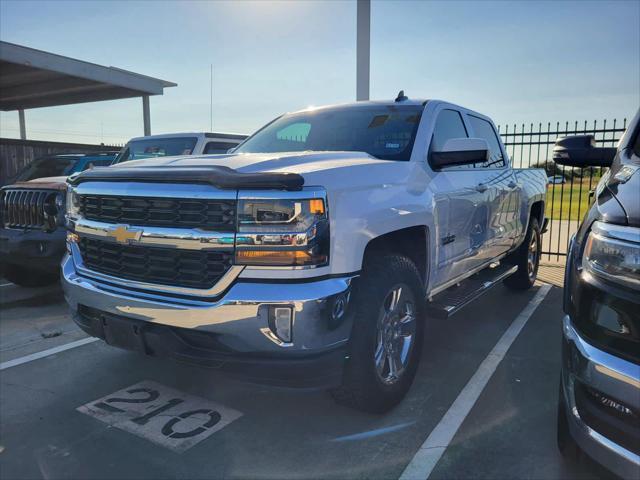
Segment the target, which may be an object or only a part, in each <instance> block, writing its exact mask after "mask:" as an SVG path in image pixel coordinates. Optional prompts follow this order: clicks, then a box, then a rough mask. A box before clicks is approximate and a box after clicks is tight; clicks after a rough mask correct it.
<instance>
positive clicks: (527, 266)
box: [504, 217, 542, 290]
mask: <svg viewBox="0 0 640 480" xmlns="http://www.w3.org/2000/svg"><path fill="white" fill-rule="evenodd" d="M541 251H542V240H541V234H540V225H539V224H538V219H537V218H535V217H531V220H529V227H528V228H527V233H526V235H525V238H524V241H523V242H522V245H520V247H518V250H516V251H515V252H514V253H513V254H512V256H511V257H510V258H509V260H508V261H511V262H512V263H513V264H514V265H516V266H517V267H518V271H517V272H516V273H514V274H513V275H511V276H510V277H508V278H507V279H505V281H504V284H505V285H506V286H507V287H508V288H510V289H512V290H527V289H529V288H531V287H532V286H533V284H534V283H535V281H536V278H537V277H538V267H539V266H540V253H541Z"/></svg>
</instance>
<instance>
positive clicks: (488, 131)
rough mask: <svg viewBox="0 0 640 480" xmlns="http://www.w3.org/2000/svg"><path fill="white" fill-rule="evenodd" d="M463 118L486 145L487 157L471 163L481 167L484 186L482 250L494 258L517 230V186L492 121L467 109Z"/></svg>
mask: <svg viewBox="0 0 640 480" xmlns="http://www.w3.org/2000/svg"><path fill="white" fill-rule="evenodd" d="M465 118H466V120H467V124H468V125H469V129H470V135H471V136H472V137H475V138H482V139H484V140H486V142H487V144H488V145H489V160H488V161H487V162H485V163H483V164H475V165H474V168H475V169H476V170H482V175H483V176H484V177H485V182H486V186H487V194H488V198H487V211H488V213H489V219H488V220H489V221H488V225H487V236H486V246H485V254H486V255H488V256H490V257H494V258H495V257H498V256H500V254H502V253H505V252H507V251H508V250H509V249H510V248H511V246H512V245H513V242H514V241H515V239H516V237H517V235H518V232H520V231H521V228H520V227H519V223H520V208H521V207H520V194H521V189H520V186H519V185H518V182H517V178H516V176H515V174H514V172H513V169H512V168H511V166H510V165H509V162H508V156H507V153H506V151H505V150H504V147H503V145H502V143H501V142H500V139H499V137H498V134H497V132H496V130H495V127H494V126H493V124H492V123H491V122H490V121H489V120H488V119H486V118H482V117H481V116H478V115H474V114H471V113H469V114H467V115H466V117H465Z"/></svg>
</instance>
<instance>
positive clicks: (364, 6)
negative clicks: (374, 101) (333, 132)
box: [356, 0, 371, 101]
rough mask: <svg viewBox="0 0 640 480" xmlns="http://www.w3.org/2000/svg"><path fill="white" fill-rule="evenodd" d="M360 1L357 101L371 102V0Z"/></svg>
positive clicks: (357, 39) (357, 49)
mask: <svg viewBox="0 0 640 480" xmlns="http://www.w3.org/2000/svg"><path fill="white" fill-rule="evenodd" d="M357 1H358V14H357V17H358V20H357V38H356V57H357V58H356V100H358V101H360V100H369V63H370V58H371V0H357Z"/></svg>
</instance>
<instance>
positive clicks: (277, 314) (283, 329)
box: [269, 306, 293, 343]
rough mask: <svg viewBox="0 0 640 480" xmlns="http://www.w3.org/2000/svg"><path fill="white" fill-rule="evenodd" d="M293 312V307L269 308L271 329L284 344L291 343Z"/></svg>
mask: <svg viewBox="0 0 640 480" xmlns="http://www.w3.org/2000/svg"><path fill="white" fill-rule="evenodd" d="M292 323H293V310H292V308H291V307H276V306H273V307H269V328H270V329H271V331H272V332H273V333H274V334H275V335H276V336H277V337H278V338H279V339H280V340H282V341H283V342H285V343H290V342H291V330H292V329H291V327H292Z"/></svg>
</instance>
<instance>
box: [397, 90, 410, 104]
mask: <svg viewBox="0 0 640 480" xmlns="http://www.w3.org/2000/svg"><path fill="white" fill-rule="evenodd" d="M405 100H409V97H407V96H406V95H405V94H404V90H400V91H399V92H398V96H397V97H396V99H395V101H396V102H404V101H405Z"/></svg>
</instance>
